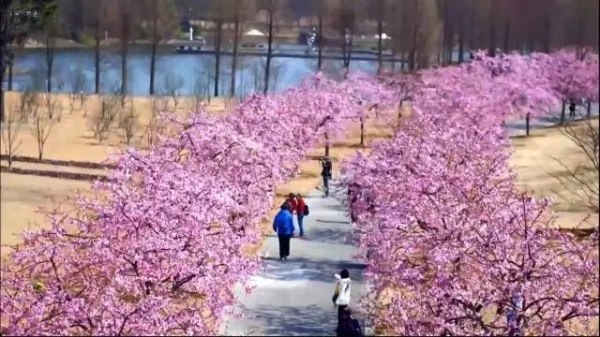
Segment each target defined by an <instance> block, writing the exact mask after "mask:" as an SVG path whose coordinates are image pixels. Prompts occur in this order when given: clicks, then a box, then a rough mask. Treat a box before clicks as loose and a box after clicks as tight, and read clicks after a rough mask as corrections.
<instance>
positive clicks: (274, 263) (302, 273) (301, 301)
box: [222, 182, 371, 336]
mask: <svg viewBox="0 0 600 337" xmlns="http://www.w3.org/2000/svg"><path fill="white" fill-rule="evenodd" d="M331 191H332V195H333V196H332V197H329V198H327V199H325V198H323V193H322V192H321V191H318V190H314V191H312V192H311V193H310V194H309V195H308V196H306V197H305V201H306V203H307V205H308V206H309V209H310V215H309V216H308V217H305V218H304V231H305V237H304V238H302V239H299V238H293V239H292V242H291V254H290V257H289V260H288V261H286V262H281V261H279V247H278V242H277V237H276V236H269V237H268V238H267V239H266V240H265V243H264V244H263V247H262V248H261V256H263V270H262V271H261V272H260V273H259V274H258V275H256V276H255V277H253V278H252V279H251V281H250V283H251V285H252V286H254V287H255V288H254V289H253V291H252V292H251V293H250V294H246V293H245V292H244V291H243V290H242V287H239V286H238V287H236V289H235V291H236V292H237V294H238V296H239V299H240V304H239V305H238V307H237V308H236V311H238V312H241V313H242V314H243V315H244V317H243V318H231V319H230V320H229V321H228V322H227V323H226V324H225V326H224V327H223V328H222V334H224V335H228V336H241V335H244V336H248V335H254V336H275V335H278V336H282V335H287V336H328V335H330V336H333V335H335V333H334V329H335V325H336V322H337V309H335V308H334V307H333V304H332V302H331V297H332V295H333V289H334V286H335V278H334V274H335V273H339V272H340V270H341V269H342V268H346V269H348V271H349V272H350V278H351V279H352V282H353V287H352V301H353V303H354V305H351V307H352V308H353V309H354V316H355V317H356V318H358V319H359V320H360V321H361V324H362V325H363V326H364V325H365V323H366V322H365V320H364V319H363V317H362V316H361V315H360V313H359V312H358V309H356V302H357V301H358V299H359V298H360V297H361V293H364V290H365V286H364V284H363V277H362V271H363V270H364V268H365V266H364V265H363V264H360V263H358V262H357V260H355V259H354V258H353V255H355V254H356V253H357V251H358V250H357V248H356V247H355V244H356V237H354V236H353V235H352V234H351V225H350V223H349V220H348V218H347V215H346V208H345V206H343V205H342V204H341V203H340V201H338V200H337V199H336V198H335V197H336V196H339V197H345V195H344V194H345V190H344V191H342V190H340V189H339V188H338V187H337V186H336V184H335V182H334V183H333V184H332V187H331ZM296 231H298V229H296ZM370 330H371V329H369V328H368V326H367V329H366V332H367V333H370Z"/></svg>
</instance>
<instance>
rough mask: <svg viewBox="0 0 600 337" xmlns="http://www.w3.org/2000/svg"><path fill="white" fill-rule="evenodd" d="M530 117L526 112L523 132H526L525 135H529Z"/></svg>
mask: <svg viewBox="0 0 600 337" xmlns="http://www.w3.org/2000/svg"><path fill="white" fill-rule="evenodd" d="M530 119H531V117H530V116H529V113H527V115H526V116H525V132H526V133H527V136H529V129H530V125H529V124H530Z"/></svg>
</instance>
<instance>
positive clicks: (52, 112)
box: [42, 93, 62, 123]
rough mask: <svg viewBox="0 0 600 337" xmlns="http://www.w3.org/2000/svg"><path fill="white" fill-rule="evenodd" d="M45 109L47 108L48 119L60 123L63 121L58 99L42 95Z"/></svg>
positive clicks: (47, 94) (46, 94)
mask: <svg viewBox="0 0 600 337" xmlns="http://www.w3.org/2000/svg"><path fill="white" fill-rule="evenodd" d="M42 100H43V104H44V107H45V108H46V114H47V115H48V118H50V119H53V120H55V121H56V122H57V123H60V121H61V119H62V106H61V105H60V103H59V102H58V101H57V100H56V97H55V96H54V95H52V94H50V93H44V94H43V95H42Z"/></svg>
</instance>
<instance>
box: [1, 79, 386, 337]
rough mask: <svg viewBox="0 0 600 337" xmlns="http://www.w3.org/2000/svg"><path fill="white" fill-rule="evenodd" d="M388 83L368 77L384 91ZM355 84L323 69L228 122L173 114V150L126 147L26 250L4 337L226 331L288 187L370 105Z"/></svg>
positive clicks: (6, 267) (11, 278)
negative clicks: (254, 248) (264, 229)
mask: <svg viewBox="0 0 600 337" xmlns="http://www.w3.org/2000/svg"><path fill="white" fill-rule="evenodd" d="M359 77H360V76H359ZM355 83H358V82H355ZM377 85H378V83H377V82H376V81H373V80H369V81H367V80H366V79H365V82H364V83H360V86H361V88H363V90H365V91H366V92H367V93H374V92H380V91H384V88H383V87H381V88H380V89H375V88H374V87H375V86H377ZM349 92H352V93H358V90H357V88H355V87H351V86H350V85H349V84H348V83H343V82H342V83H339V82H333V81H331V80H328V79H326V78H324V77H323V76H321V75H316V76H314V77H311V78H308V79H306V80H305V82H304V83H303V84H302V85H301V86H299V87H297V88H293V89H290V90H287V91H285V92H283V93H281V94H277V95H272V96H260V95H256V96H252V97H250V98H248V99H247V100H245V101H244V102H242V103H241V104H240V105H238V106H237V107H235V108H233V110H232V111H230V112H229V114H228V115H226V116H224V117H211V116H208V115H206V114H204V113H198V114H195V115H193V116H191V117H190V118H189V119H187V120H177V119H170V118H168V117H167V116H163V117H164V119H165V122H167V123H168V125H169V127H168V129H169V130H170V133H169V135H165V136H163V137H162V138H161V142H160V144H159V145H157V146H155V147H153V148H152V149H150V151H148V152H140V151H136V150H128V151H127V152H125V153H124V154H123V155H122V156H120V158H117V159H116V161H117V163H118V164H117V168H116V169H115V170H113V171H112V172H110V174H109V178H108V180H107V181H106V182H96V183H94V185H93V192H94V193H93V194H94V196H93V197H85V196H83V195H82V196H79V197H78V202H77V204H78V206H79V207H78V211H77V212H76V213H74V214H72V213H69V214H66V213H57V214H51V215H50V216H49V222H50V225H49V226H48V227H49V228H47V229H44V230H40V231H37V232H26V233H24V235H23V236H24V242H23V243H21V244H19V245H17V246H14V247H12V248H13V250H12V252H11V253H10V254H9V256H8V257H9V261H10V263H8V264H3V265H2V269H1V272H2V288H1V299H0V300H1V303H0V304H1V305H0V313H1V315H2V322H1V327H2V335H69V334H72V335H111V336H116V335H182V334H183V335H214V334H215V333H217V331H218V328H219V325H220V322H221V321H222V319H223V318H224V317H226V315H227V314H228V313H229V311H228V310H229V309H228V308H230V307H231V306H232V305H233V304H235V298H234V295H233V293H232V289H231V287H232V285H234V284H236V283H238V282H241V283H244V281H245V280H246V279H247V278H248V277H249V276H250V275H252V274H253V273H255V272H256V271H257V269H258V268H259V267H260V265H259V260H258V258H257V257H256V256H255V255H253V254H249V253H247V248H248V247H249V246H251V245H253V244H256V243H258V242H259V240H260V237H261V236H262V233H261V229H260V223H261V221H262V219H263V218H264V217H265V216H266V215H267V214H268V211H269V210H270V209H271V207H272V206H273V205H272V203H273V193H274V188H275V186H276V185H277V184H279V183H281V182H283V181H284V180H286V179H288V178H290V177H292V176H293V175H294V174H296V172H297V168H298V165H299V162H300V160H301V159H302V158H303V156H304V155H305V154H306V153H307V151H309V150H311V149H313V148H315V147H316V146H318V145H319V144H321V143H322V141H323V139H324V135H325V134H327V135H328V136H329V137H330V138H331V139H335V137H337V136H342V135H343V130H344V128H345V125H346V124H347V123H348V122H350V121H351V120H352V119H351V118H350V117H355V116H356V113H357V111H358V110H359V109H361V108H362V107H361V105H360V104H359V103H360V102H357V101H356V100H352V99H348V95H349ZM368 95H370V94H368Z"/></svg>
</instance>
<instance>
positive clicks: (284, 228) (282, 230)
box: [273, 203, 295, 261]
mask: <svg viewBox="0 0 600 337" xmlns="http://www.w3.org/2000/svg"><path fill="white" fill-rule="evenodd" d="M273 231H275V232H276V233H277V237H278V238H279V259H280V260H281V261H285V260H287V258H288V257H289V256H290V240H291V238H292V236H294V231H295V228H294V218H293V217H292V213H290V211H289V204H288V203H284V204H283V205H281V209H280V210H279V212H278V213H277V215H276V216H275V219H274V220H273Z"/></svg>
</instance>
